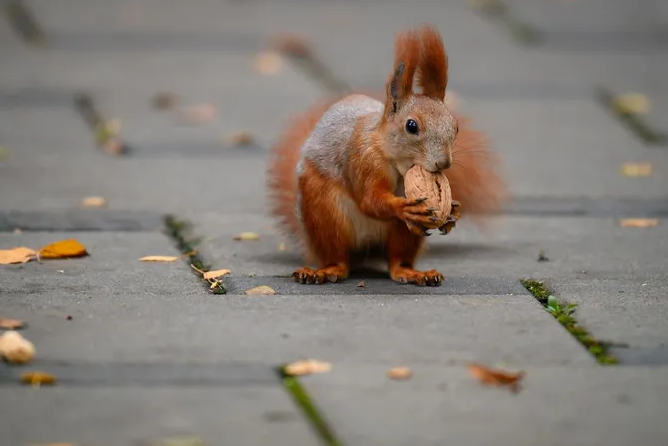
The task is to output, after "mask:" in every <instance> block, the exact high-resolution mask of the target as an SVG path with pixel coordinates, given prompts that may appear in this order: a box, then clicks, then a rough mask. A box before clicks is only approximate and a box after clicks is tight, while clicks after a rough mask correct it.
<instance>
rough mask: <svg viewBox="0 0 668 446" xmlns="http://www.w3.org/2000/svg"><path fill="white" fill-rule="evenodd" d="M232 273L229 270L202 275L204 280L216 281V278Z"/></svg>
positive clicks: (208, 272)
mask: <svg viewBox="0 0 668 446" xmlns="http://www.w3.org/2000/svg"><path fill="white" fill-rule="evenodd" d="M231 272H232V271H230V270H229V269H218V270H216V271H207V272H205V273H204V274H203V276H204V278H205V279H207V280H208V279H216V278H218V277H222V276H225V275H227V274H230V273H231Z"/></svg>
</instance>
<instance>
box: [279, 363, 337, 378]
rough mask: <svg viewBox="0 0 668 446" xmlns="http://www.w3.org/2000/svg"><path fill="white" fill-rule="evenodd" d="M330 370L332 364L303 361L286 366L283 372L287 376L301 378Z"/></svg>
mask: <svg viewBox="0 0 668 446" xmlns="http://www.w3.org/2000/svg"><path fill="white" fill-rule="evenodd" d="M331 370H332V364H330V363H329V362H324V361H318V360H317V359H305V360H303V361H297V362H293V363H290V364H288V365H286V366H285V367H284V368H283V371H284V372H285V373H286V374H287V375H291V376H302V375H310V374H312V373H325V372H329V371H331Z"/></svg>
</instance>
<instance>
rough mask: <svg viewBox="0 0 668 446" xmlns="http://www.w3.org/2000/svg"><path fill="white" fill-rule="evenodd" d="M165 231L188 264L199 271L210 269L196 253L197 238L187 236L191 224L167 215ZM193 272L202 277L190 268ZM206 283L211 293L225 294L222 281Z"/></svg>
mask: <svg viewBox="0 0 668 446" xmlns="http://www.w3.org/2000/svg"><path fill="white" fill-rule="evenodd" d="M165 228H166V229H165V232H166V233H167V235H168V236H169V237H171V239H172V240H174V243H176V247H177V248H178V250H179V251H180V252H181V253H182V254H183V255H185V256H186V257H187V258H188V263H189V264H190V265H193V266H194V267H195V268H197V269H198V270H200V271H204V272H207V271H210V269H211V268H210V266H209V265H206V264H205V263H204V261H203V260H202V258H201V257H200V256H199V254H198V253H197V250H196V249H195V246H197V244H198V243H199V239H195V238H192V237H190V236H189V233H190V231H191V226H190V224H188V223H187V222H185V221H181V220H177V219H176V218H175V217H174V216H173V215H167V216H166V217H165ZM191 270H192V271H193V273H195V274H197V275H198V277H200V278H202V276H201V275H200V273H199V272H197V271H196V270H194V269H192V268H191ZM205 282H206V284H207V285H208V286H207V288H208V289H209V291H210V292H211V293H213V294H226V293H227V289H226V288H225V285H224V284H223V283H222V282H216V285H215V286H213V287H212V286H211V284H210V283H209V282H208V281H206V280H205Z"/></svg>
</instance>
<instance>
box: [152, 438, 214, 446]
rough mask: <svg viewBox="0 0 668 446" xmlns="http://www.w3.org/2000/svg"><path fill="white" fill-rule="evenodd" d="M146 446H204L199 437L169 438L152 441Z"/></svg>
mask: <svg viewBox="0 0 668 446" xmlns="http://www.w3.org/2000/svg"><path fill="white" fill-rule="evenodd" d="M148 446H205V443H204V440H202V439H201V438H199V437H171V438H164V439H162V440H158V441H152V442H151V443H149V445H148Z"/></svg>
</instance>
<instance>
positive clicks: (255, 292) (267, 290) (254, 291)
mask: <svg viewBox="0 0 668 446" xmlns="http://www.w3.org/2000/svg"><path fill="white" fill-rule="evenodd" d="M246 294H248V295H249V296H268V295H270V294H276V291H274V290H273V288H271V287H268V286H267V285H261V286H257V287H255V288H251V289H250V290H246Z"/></svg>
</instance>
